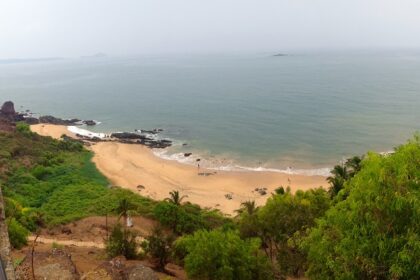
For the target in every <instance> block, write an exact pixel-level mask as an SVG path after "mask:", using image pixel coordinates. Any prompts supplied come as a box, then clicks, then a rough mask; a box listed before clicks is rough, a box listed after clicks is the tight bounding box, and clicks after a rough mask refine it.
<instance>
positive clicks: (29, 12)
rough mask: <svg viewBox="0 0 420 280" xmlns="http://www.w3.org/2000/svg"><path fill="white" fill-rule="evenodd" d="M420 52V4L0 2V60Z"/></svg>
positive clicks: (365, 0)
mask: <svg viewBox="0 0 420 280" xmlns="http://www.w3.org/2000/svg"><path fill="white" fill-rule="evenodd" d="M377 48H420V0H253V1H251V0H112V1H111V0H0V58H22V57H25V58H28V57H51V56H81V55H89V54H94V53H97V52H104V53H107V54H110V55H125V54H156V53H213V52H218V53H219V52H229V53H232V52H293V51H303V50H319V49H327V50H328V49H332V50H334V49H338V50H339V49H377Z"/></svg>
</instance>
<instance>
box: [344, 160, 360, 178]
mask: <svg viewBox="0 0 420 280" xmlns="http://www.w3.org/2000/svg"><path fill="white" fill-rule="evenodd" d="M346 167H347V168H348V169H349V172H348V174H349V176H350V177H353V176H354V175H356V173H357V172H359V171H360V169H362V158H361V157H359V156H354V157H351V158H349V159H348V160H347V161H346Z"/></svg>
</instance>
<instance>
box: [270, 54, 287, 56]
mask: <svg viewBox="0 0 420 280" xmlns="http://www.w3.org/2000/svg"><path fill="white" fill-rule="evenodd" d="M273 56H288V54H285V53H276V54H274V55H273Z"/></svg>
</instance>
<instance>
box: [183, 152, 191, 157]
mask: <svg viewBox="0 0 420 280" xmlns="http://www.w3.org/2000/svg"><path fill="white" fill-rule="evenodd" d="M190 155H192V153H185V154H184V157H189V156H190Z"/></svg>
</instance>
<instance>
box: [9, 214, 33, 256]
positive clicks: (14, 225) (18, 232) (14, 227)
mask: <svg viewBox="0 0 420 280" xmlns="http://www.w3.org/2000/svg"><path fill="white" fill-rule="evenodd" d="M7 227H8V232H9V239H10V244H11V245H12V246H13V247H14V248H16V249H20V248H22V247H23V246H24V245H26V244H27V242H28V241H27V237H28V234H29V232H28V230H27V229H26V228H25V227H23V226H22V225H21V224H20V223H19V222H18V221H16V219H15V218H9V219H8V220H7Z"/></svg>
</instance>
